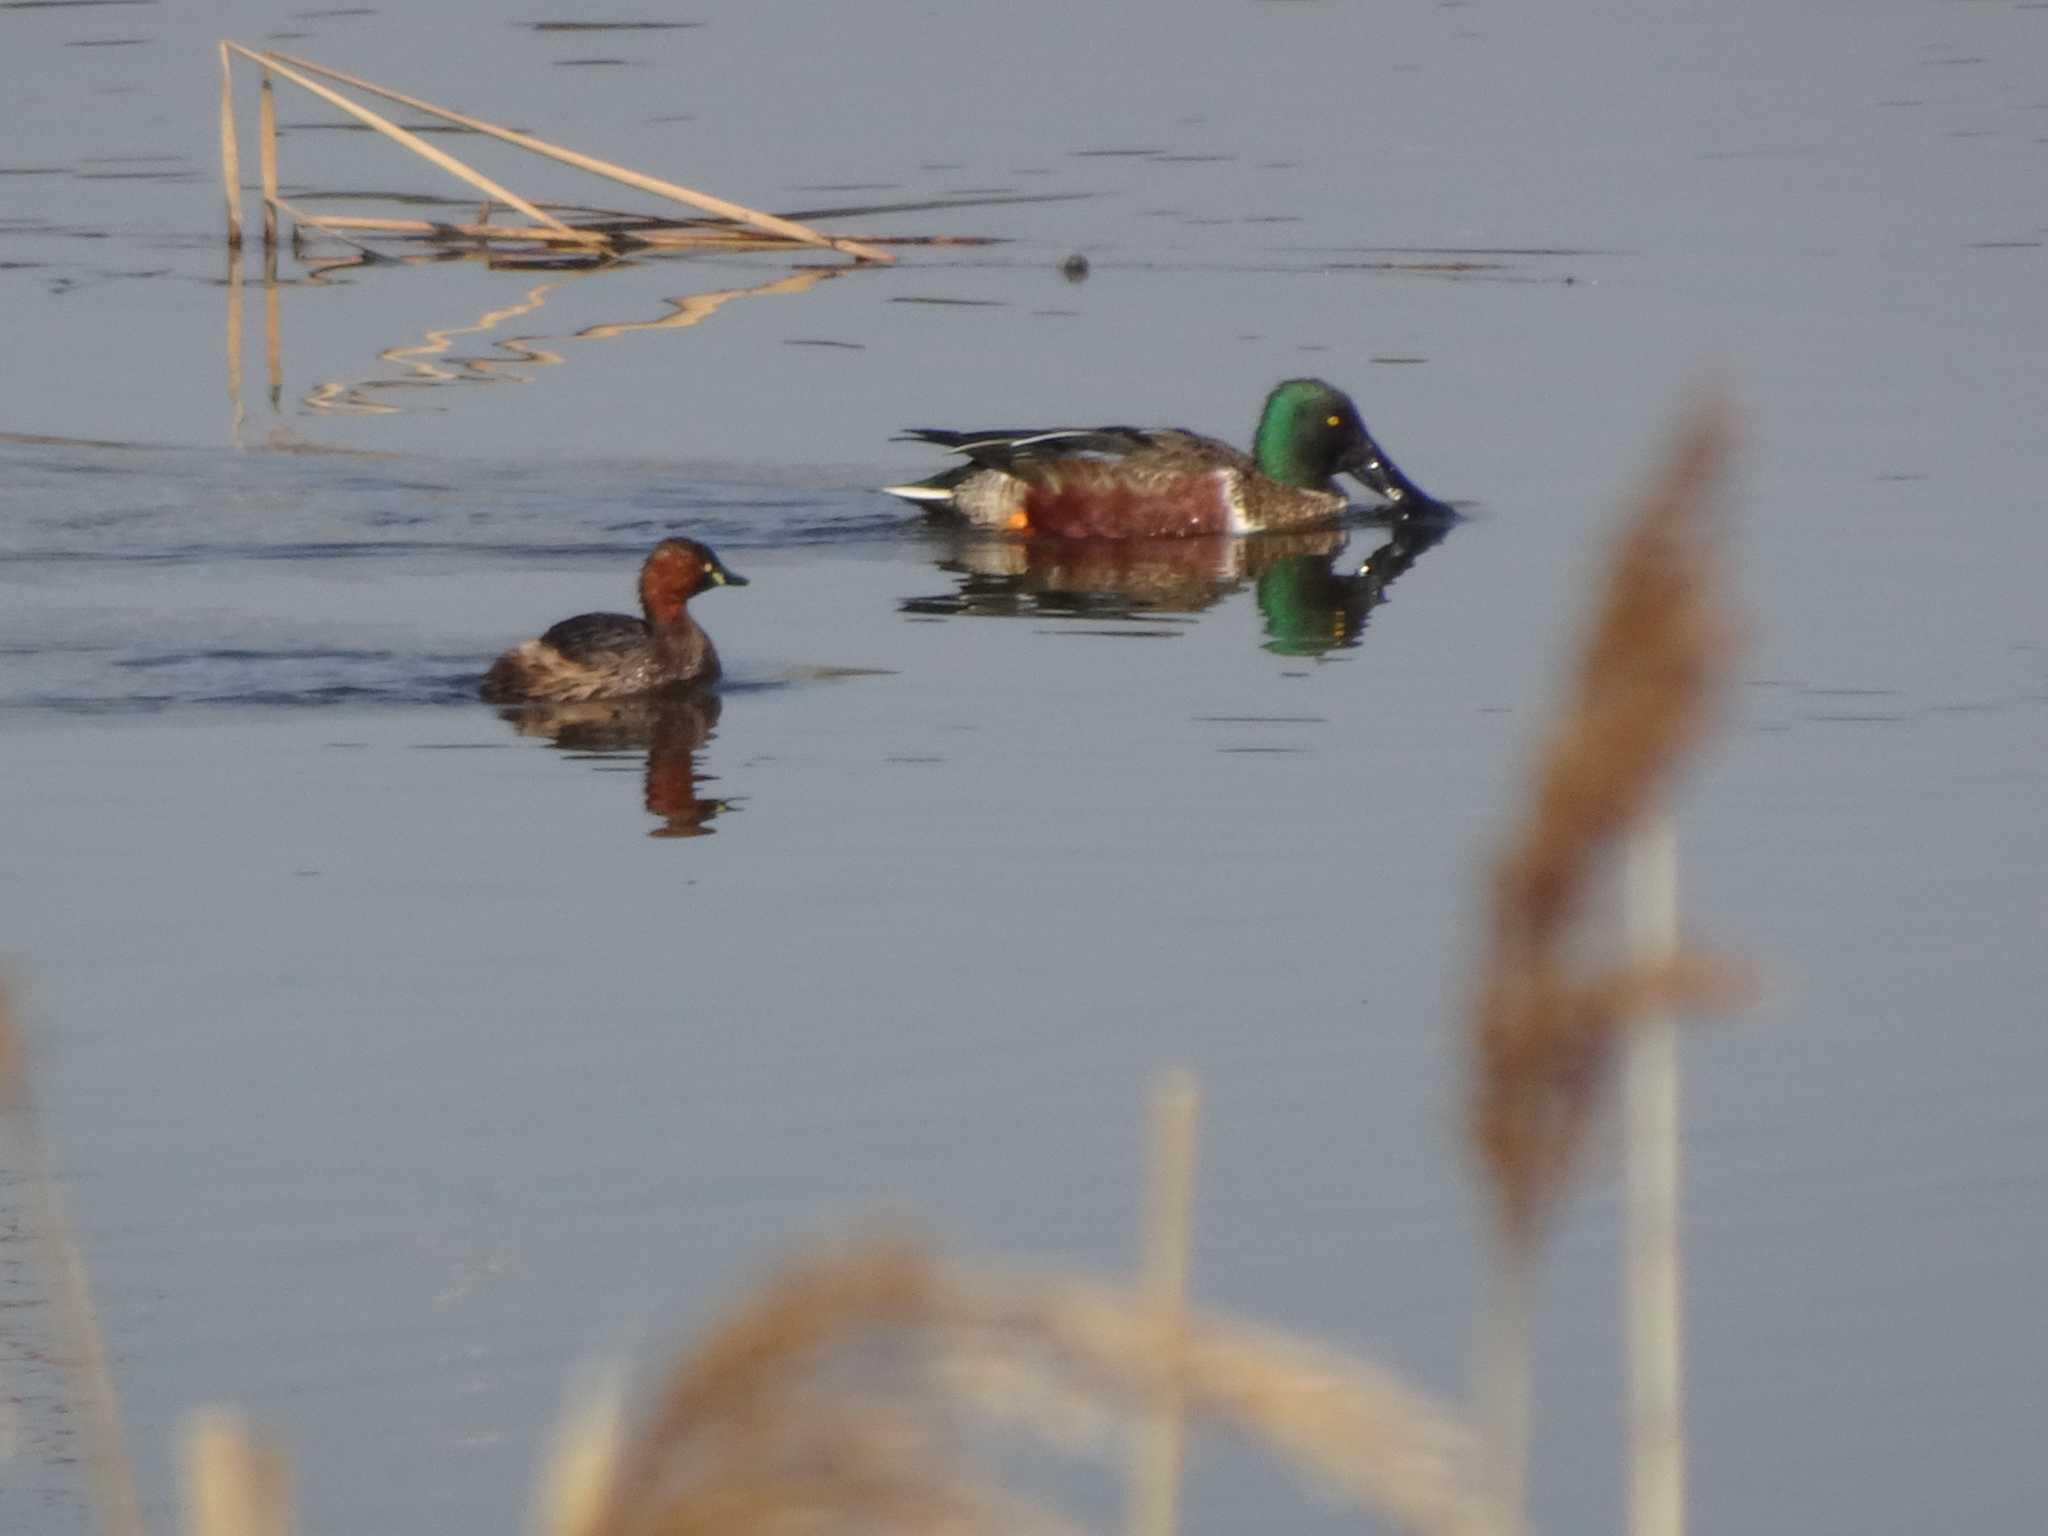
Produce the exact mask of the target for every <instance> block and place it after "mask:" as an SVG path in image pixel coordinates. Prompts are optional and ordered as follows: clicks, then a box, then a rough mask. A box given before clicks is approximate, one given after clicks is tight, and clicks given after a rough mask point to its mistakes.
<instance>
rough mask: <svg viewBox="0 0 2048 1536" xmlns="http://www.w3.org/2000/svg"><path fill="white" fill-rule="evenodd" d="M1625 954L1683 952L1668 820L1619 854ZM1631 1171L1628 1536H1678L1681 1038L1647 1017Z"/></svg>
mask: <svg viewBox="0 0 2048 1536" xmlns="http://www.w3.org/2000/svg"><path fill="white" fill-rule="evenodd" d="M1626 870H1627V882H1626V883H1627V889H1628V910H1629V919H1630V930H1631V933H1630V937H1631V941H1632V945H1631V947H1632V948H1633V949H1634V951H1635V954H1636V958H1637V960H1638V961H1639V962H1640V963H1642V964H1645V965H1649V964H1655V963H1657V962H1658V961H1661V960H1664V959H1666V958H1668V957H1669V956H1670V955H1671V954H1672V953H1673V952H1674V951H1675V950H1676V949H1677V947H1678V833H1677V829H1676V827H1675V826H1674V825H1673V823H1672V820H1671V817H1670V814H1669V813H1668V812H1659V813H1657V814H1655V815H1653V816H1651V817H1649V818H1648V819H1646V821H1645V822H1644V823H1643V825H1641V826H1640V827H1638V828H1637V829H1636V832H1635V835H1634V836H1633V837H1632V838H1631V839H1630V840H1629V844H1628V848H1627V850H1626ZM1625 1070H1626V1077H1625V1079H1624V1090H1623V1091H1624V1095H1625V1098H1626V1101H1627V1110H1626V1113H1627V1124H1628V1136H1627V1149H1626V1153H1625V1155H1626V1158H1627V1164H1628V1261H1627V1262H1628V1270H1627V1273H1628V1283H1627V1292H1628V1379H1629V1416H1628V1417H1629V1530H1630V1531H1631V1532H1632V1533H1633V1536H1684V1531H1685V1417H1684V1413H1685V1408H1684V1374H1683V1373H1684V1296H1683V1283H1684V1282H1683V1274H1682V1271H1681V1268H1680V1255H1679V1231H1678V1217H1679V1098H1678V1085H1679V1077H1678V1029H1677V1023H1676V1021H1675V1020H1674V1019H1673V1018H1672V1016H1671V1014H1670V1013H1669V1012H1668V1011H1666V1010H1663V1009H1652V1010H1650V1011H1648V1012H1647V1013H1645V1014H1644V1015H1643V1016H1642V1017H1641V1018H1640V1019H1638V1020H1637V1021H1636V1024H1635V1026H1634V1028H1633V1029H1632V1030H1631V1031H1630V1039H1629V1045H1628V1055H1627V1060H1626V1068H1625Z"/></svg>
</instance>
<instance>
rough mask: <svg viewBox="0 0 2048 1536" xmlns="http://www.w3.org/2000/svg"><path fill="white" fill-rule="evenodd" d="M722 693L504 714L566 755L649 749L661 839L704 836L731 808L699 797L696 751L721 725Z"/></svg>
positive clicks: (698, 691) (652, 801)
mask: <svg viewBox="0 0 2048 1536" xmlns="http://www.w3.org/2000/svg"><path fill="white" fill-rule="evenodd" d="M719 707H720V705H719V698H718V695H717V694H716V693H714V692H713V691H712V690H711V689H709V688H688V689H684V690H683V691H681V692H679V693H668V694H652V695H648V696H645V697H642V698H636V699H593V700H587V701H585V702H582V703H571V704H560V703H555V704H551V703H529V704H520V705H515V706H513V707H511V708H509V709H504V710H501V711H499V714H500V716H501V717H502V718H503V719H504V720H505V721H506V723H508V724H509V725H511V726H512V728H513V729H514V730H516V731H518V732H519V734H520V735H522V736H538V737H542V738H544V739H545V740H547V741H548V742H549V743H550V744H551V745H553V746H554V747H556V748H557V749H559V750H560V751H563V752H577V753H589V754H592V755H597V756H603V757H613V756H617V755H620V754H623V753H627V752H635V751H645V752H646V754H647V779H646V804H647V810H648V813H649V814H650V815H654V816H659V817H660V818H661V820H662V826H661V827H660V828H659V829H657V830H656V831H655V832H654V833H653V834H652V835H653V836H655V837H705V836H709V835H710V832H711V828H710V826H709V825H707V823H709V822H710V820H711V819H712V818H713V817H714V816H716V815H718V813H719V812H720V811H723V810H726V809H728V806H727V803H726V802H725V801H723V800H712V799H706V798H703V797H701V796H700V795H699V794H698V792H697V791H698V786H699V783H700V782H701V781H700V780H699V777H698V773H697V753H698V752H699V751H701V750H702V749H703V747H704V744H705V743H706V742H708V741H709V740H710V739H711V734H712V729H713V727H715V726H716V725H717V724H718V713H719Z"/></svg>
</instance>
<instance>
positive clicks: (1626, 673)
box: [1471, 402, 1738, 1250]
mask: <svg viewBox="0 0 2048 1536" xmlns="http://www.w3.org/2000/svg"><path fill="white" fill-rule="evenodd" d="M1729 439H1730V429H1729V425H1728V416H1727V410H1726V407H1725V406H1723V405H1721V404H1719V403H1718V402H1713V403H1709V404H1706V405H1702V406H1699V407H1696V408H1695V409H1694V410H1693V411H1692V413H1691V414H1690V415H1689V416H1688V417H1687V418H1686V420H1685V421H1684V423H1683V424H1682V425H1681V427H1680V430H1679V432H1678V435H1677V438H1676V440H1675V442H1674V443H1673V446H1672V448H1671V450H1670V453H1669V455H1668V457H1667V459H1666V461H1665V463H1664V464H1663V466H1662V467H1661V469H1660V470H1659V471H1658V473H1657V475H1656V476H1655V478H1654V479H1653V480H1652V481H1651V482H1650V484H1649V485H1648V487H1647V488H1646V489H1645V490H1644V492H1643V494H1642V496H1641V497H1640V499H1639V501H1638V503H1637V505H1636V507H1635V509H1634V511H1633V513H1632V514H1631V516H1630V517H1629V519H1628V521H1627V523H1626V524H1625V525H1624V526H1623V528H1622V530H1621V532H1620V534H1619V535H1618V536H1617V538H1616V540H1615V542H1614V545H1613V547H1612V549H1611V551H1610V553H1609V557H1608V562H1607V572H1606V575H1605V578H1604V579H1603V581H1602V584H1601V588H1600V593H1599V596H1598V599H1597V606H1596V607H1595V609H1594V611H1593V614H1592V621H1591V624H1590V626H1589V627H1588V630H1587V633H1586V638H1585V643H1584V648H1583V650H1582V652H1581V653H1580V657H1579V662H1578V666H1577V669H1576V672H1575V674H1574V677H1573V682H1572V687H1571V693H1570V697H1569V698H1568V699H1567V701H1566V703H1565V707H1564V709H1563V710H1562V711H1561V713H1560V714H1559V715H1558V717H1557V719H1556V721H1555V723H1554V724H1553V726H1552V728H1551V732H1550V735H1549V738H1548V740H1547V741H1546V743H1545V744H1544V746H1543V749H1542V751H1541V752H1540V754H1539V755H1538V759H1537V763H1536V768H1535V774H1534V783H1533V785H1532V786H1531V793H1530V794H1529V796H1528V799H1527V801H1526V803H1525V805H1524V808H1523V811H1522V815H1521V819H1520V820H1519V822H1517V823H1516V825H1515V827H1514V828H1513V830H1512V831H1511V832H1510V834H1509V835H1508V838H1507V841H1506V845H1505V847H1504V849H1503V851H1502V852H1501V854H1500V856H1499V859H1498V861H1497V862H1496V864H1495V866H1494V869H1493V875H1492V882H1491V886H1490V889H1489V892H1488V904H1487V914H1486V930H1485V937H1484V941H1483V948H1482V952H1481V955H1480V964H1479V968H1478V978H1479V980H1478V985H1477V987H1476V989H1475V992H1474V997H1473V1006H1472V1038H1473V1042H1474V1047H1475V1057H1476V1059H1475V1062H1474V1070H1473V1073H1472V1076H1471V1135H1472V1141H1473V1144H1474V1146H1475V1148H1476V1150H1477V1152H1478V1155H1479V1159H1480V1163H1481V1167H1482V1169H1483V1171H1484V1173H1485V1175H1486V1181H1487V1186H1488V1189H1489V1192H1490V1194H1491V1196H1492V1199H1493V1203H1494V1211H1495V1217H1496V1220H1497V1223H1498V1225H1499V1228H1500V1231H1501V1233H1502V1235H1503V1237H1504V1238H1505V1240H1506V1241H1507V1243H1508V1245H1509V1246H1510V1247H1512V1248H1517V1249H1522V1250H1527V1249H1528V1248H1530V1247H1531V1246H1533V1245H1534V1244H1535V1243H1536V1242H1537V1241H1538V1239H1539V1238H1540V1236H1541V1229H1542V1226H1543V1223H1544V1220H1545V1218H1546V1217H1547V1216H1548V1214H1549V1213H1550V1211H1551V1210H1552V1209H1553V1207H1554V1206H1555V1204H1556V1201H1557V1199H1558V1197H1559V1196H1560V1195H1562V1194H1563V1193H1564V1191H1565V1189H1566V1188H1567V1186H1568V1184H1569V1180H1570V1176H1571V1171H1572V1166H1573V1161H1574V1156H1575V1154H1576V1153H1577V1151H1578V1150H1579V1148H1580V1146H1581V1145H1583V1143H1584V1141H1585V1139H1586V1134H1587V1132H1588V1130H1589V1129H1590V1128H1591V1126H1592V1124H1593V1120H1594V1113H1595V1110H1596V1109H1597V1108H1598V1104H1599V1098H1600V1094H1601V1090H1602V1089H1603V1087H1604V1086H1605V1084H1606V1083H1607V1081H1608V1079H1609V1078H1610V1076H1611V1068H1612V1066H1613V1062H1614V1054H1615V1049H1616V1047H1617V1046H1618V1045H1619V1044H1620V1042H1621V1039H1622V1036H1623V1034H1624V1031H1625V1029H1626V1027H1627V1025H1628V1024H1629V1022H1630V1021H1631V1020H1632V1019H1635V1018H1639V1017H1641V1016H1643V1015H1644V1014H1646V1013H1654V1012H1659V1011H1671V1012H1695V1011H1700V1010H1706V1009H1713V1008H1718V1007H1723V1006H1726V1005H1727V1004H1729V1003H1730V1002H1732V1001H1734V1000H1735V998H1736V996H1737V995H1738V988H1737V986H1736V983H1735V978H1734V973H1733V971H1732V969H1731V967H1729V966H1728V965H1726V964H1725V963H1722V962H1719V961H1716V960H1714V959H1711V958H1709V957H1707V956H1703V955H1700V954H1696V953H1693V952H1690V951H1687V950H1684V949H1678V950H1675V951H1673V952H1672V953H1670V954H1667V955H1662V956H1652V957H1644V958H1636V959H1628V960H1623V961H1621V962H1619V963H1616V964H1611V965H1607V966H1603V967H1600V968H1596V969H1592V970H1590V971H1589V970H1583V969H1581V968H1580V967H1579V966H1578V964H1577V963H1576V958H1577V957H1576V955H1575V952H1574V940H1575V935H1576V931H1577V927H1578V923H1579V919H1580V918H1581V917H1582V916H1583V914H1584V912H1585V910H1586V908H1587V906H1588V903H1589V901H1590V898H1591V896H1592V894H1593V892H1594V890H1595V888H1596V878H1597V876H1598V875H1599V873H1600V871H1601V869H1602V866H1603V862H1604V861H1605V860H1607V859H1608V858H1609V857H1611V856H1612V854H1613V853H1614V851H1615V849H1616V846H1617V844H1618V842H1619V840H1620V838H1621V837H1622V835H1623V834H1624V833H1625V832H1626V831H1627V830H1628V829H1629V828H1630V827H1631V826H1633V825H1635V824H1636V823H1638V822H1639V821H1640V820H1641V819H1642V817H1643V816H1644V814H1645V813H1646V811H1648V810H1649V809H1650V807H1651V806H1652V805H1653V804H1654V803H1655V802H1656V801H1657V800H1658V799H1659V798H1661V797H1662V796H1663V795H1664V794H1665V793H1667V792H1668V790H1669V788H1670V786H1671V781H1672V780H1673V778H1674V777H1675V776H1676V773H1677V771H1678V769H1679V768H1680V767H1681V766H1682V764H1683V763H1684V761H1685V759H1686V758H1687V757H1688V756H1689V755H1690V754H1691V753H1692V752H1693V750H1694V749H1695V748H1696V747H1697V746H1698V744H1699V742H1700V740H1701V738H1702V737H1704V736H1705V734H1706V732H1707V730H1708V727H1709V726H1710V725H1711V724H1712V723H1713V720H1714V717H1715V714H1716V711H1717V709H1718V706H1719V701H1720V695H1721V693H1722V690H1723V688H1724V686H1725V684H1726V682H1727V677H1728V673H1729V670H1730V668H1731V667H1732V665H1733V662H1734V657H1735V651H1736V647H1735V636H1734V633H1733V627H1732V624H1731V621H1730V619H1729V617H1728V605H1727V598H1726V592H1725V589H1726V580H1727V579H1726V574H1725V571H1724V569H1723V563H1722V559H1721V555H1720V550H1719V537H1718V536H1719V533H1720V529H1719V528H1718V526H1717V519H1716V518H1715V515H1714V497H1715V493H1716V491H1717V490H1718V488H1719V484H1720V481H1721V478H1722V475H1723V471H1724V468H1725V464H1726V460H1727V457H1728V449H1729Z"/></svg>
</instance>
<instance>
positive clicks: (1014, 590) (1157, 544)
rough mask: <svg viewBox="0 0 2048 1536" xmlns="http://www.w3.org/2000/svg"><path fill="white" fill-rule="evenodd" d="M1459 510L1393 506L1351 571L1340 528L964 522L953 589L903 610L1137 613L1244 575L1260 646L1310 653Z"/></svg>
mask: <svg viewBox="0 0 2048 1536" xmlns="http://www.w3.org/2000/svg"><path fill="white" fill-rule="evenodd" d="M1458 521H1459V518H1458V514H1457V513H1455V512H1453V511H1452V510H1451V509H1450V508H1448V507H1446V506H1444V505H1443V504H1442V503H1441V502H1431V503H1429V504H1428V505H1427V506H1426V507H1417V508H1414V509H1413V510H1410V511H1406V512H1401V513H1397V514H1396V515H1395V517H1394V518H1393V520H1392V521H1391V522H1390V523H1389V524H1388V525H1387V534H1386V538H1385V541H1384V542H1383V543H1381V544H1380V545H1379V546H1378V547H1377V548H1376V549H1375V550H1374V551H1373V552H1372V554H1370V555H1369V556H1367V557H1366V559H1365V561H1364V563H1363V564H1361V565H1360V566H1359V567H1358V568H1357V569H1356V571H1354V572H1350V573H1346V572H1343V571H1340V570H1338V569H1337V568H1336V567H1337V565H1338V559H1337V557H1338V556H1339V555H1340V554H1341V553H1342V552H1343V549H1344V546H1345V542H1346V537H1347V536H1346V534H1345V533H1344V531H1343V530H1341V529H1335V528H1328V529H1318V530H1314V531H1309V532H1301V533H1264V534H1253V535H1251V536H1250V537H1248V538H1237V539H1233V538H1193V539H1002V538H993V537H990V536H989V535H987V534H984V533H967V532H962V533H960V534H958V535H956V536H955V537H954V540H953V542H952V545H951V547H950V548H949V550H948V551H947V554H946V557H945V558H944V559H943V560H941V561H940V562H939V567H940V569H941V570H946V571H952V572H955V573H957V574H958V575H959V577H960V582H959V587H958V590H956V591H954V592H951V593H947V594H945V595H944V596H934V597H915V598H909V599H906V600H905V601H904V602H903V604H902V608H903V611H904V612H906V613H923V614H940V615H974V616H977V617H996V618H1008V617H1024V616H1033V615H1039V616H1042V615H1048V614H1065V615H1075V616H1087V617H1095V618H1134V617H1141V616H1146V615H1154V614H1162V615H1163V614H1194V613H1200V612H1201V611H1203V610H1204V609H1206V608H1210V607H1213V606H1214V605H1215V604H1216V603H1218V602H1220V601H1222V600H1223V599H1224V598H1225V597H1227V596H1229V595H1230V594H1231V593H1232V592H1235V591H1237V590H1239V589H1240V588H1241V587H1243V586H1244V585H1246V584H1247V583H1252V584H1254V585H1255V587H1256V590H1257V593H1258V601H1259V607H1260V610H1261V611H1262V612H1263V614H1264V615H1265V621H1266V634H1267V636H1268V644H1267V648H1268V649H1269V650H1273V651H1276V652H1278V653H1280V654H1282V655H1291V656H1302V655H1316V654H1319V653H1321V652H1323V651H1327V650H1331V649H1336V648H1341V647H1346V646H1352V645H1356V644H1357V643H1358V641H1359V638H1360V635H1361V634H1362V632H1363V631H1364V628H1365V623H1366V619H1367V616H1368V615H1369V614H1370V613H1371V612H1372V610H1373V609H1374V608H1376V607H1378V606H1379V604H1380V603H1382V602H1384V601H1385V600H1386V591H1387V588H1388V587H1389V586H1391V585H1392V584H1393V582H1394V580H1395V579H1396V578H1397V577H1399V576H1400V575H1401V574H1402V573H1403V572H1404V571H1406V570H1407V569H1408V568H1409V567H1410V566H1411V565H1413V564H1414V563H1415V562H1416V561H1417V560H1418V559H1420V558H1421V557H1422V554H1423V552H1424V551H1426V550H1428V549H1430V548H1432V547H1433V546H1434V545H1436V544H1437V543H1439V542H1441V541H1442V540H1443V539H1444V537H1445V536H1446V535H1448V534H1449V532H1450V530H1451V529H1452V528H1453V527H1454V526H1456V524H1457V523H1458Z"/></svg>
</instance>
